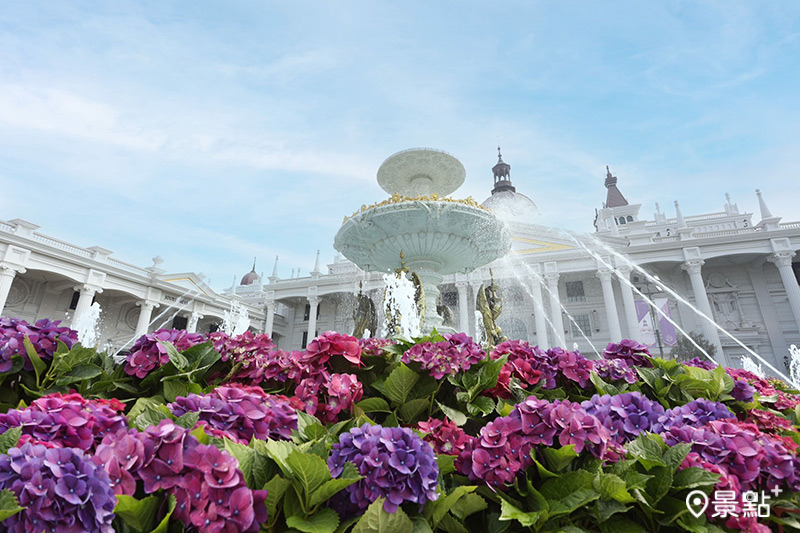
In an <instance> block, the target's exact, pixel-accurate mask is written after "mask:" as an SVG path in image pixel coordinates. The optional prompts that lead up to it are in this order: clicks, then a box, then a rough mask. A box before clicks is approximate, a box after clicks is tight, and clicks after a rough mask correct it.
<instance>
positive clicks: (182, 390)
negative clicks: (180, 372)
mask: <svg viewBox="0 0 800 533" xmlns="http://www.w3.org/2000/svg"><path fill="white" fill-rule="evenodd" d="M192 393H194V394H202V393H203V389H202V387H200V385H198V384H197V383H186V382H185V381H178V380H173V381H165V382H164V398H165V399H166V400H167V401H168V402H174V401H175V399H176V398H178V397H180V396H183V397H186V396H189V395H190V394H192Z"/></svg>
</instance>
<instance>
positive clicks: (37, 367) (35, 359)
mask: <svg viewBox="0 0 800 533" xmlns="http://www.w3.org/2000/svg"><path fill="white" fill-rule="evenodd" d="M22 344H23V345H24V346H25V353H27V354H28V359H30V361H31V364H32V365H33V371H34V373H35V374H36V385H37V386H38V385H39V384H40V383H41V382H42V379H41V378H42V376H44V373H45V371H46V370H47V365H46V364H45V363H44V361H42V358H41V357H39V354H38V353H36V348H34V347H33V343H32V342H31V340H30V339H29V338H28V336H27V335H25V338H24V339H22Z"/></svg>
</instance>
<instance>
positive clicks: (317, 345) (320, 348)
mask: <svg viewBox="0 0 800 533" xmlns="http://www.w3.org/2000/svg"><path fill="white" fill-rule="evenodd" d="M306 354H307V357H308V360H309V362H311V361H313V362H315V363H316V364H320V365H321V364H324V363H326V362H327V361H328V359H330V358H331V357H332V356H334V355H341V356H342V357H344V358H345V359H347V360H348V361H350V363H352V364H354V365H356V366H360V365H361V345H360V344H359V342H358V339H356V338H355V337H353V336H352V335H343V334H341V333H336V332H335V331H326V332H325V333H323V334H322V335H320V336H319V337H317V338H316V339H314V340H312V341H311V342H309V343H308V346H306Z"/></svg>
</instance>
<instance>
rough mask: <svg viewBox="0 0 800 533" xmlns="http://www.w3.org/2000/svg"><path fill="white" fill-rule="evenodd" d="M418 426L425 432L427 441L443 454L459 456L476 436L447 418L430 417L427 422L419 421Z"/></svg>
mask: <svg viewBox="0 0 800 533" xmlns="http://www.w3.org/2000/svg"><path fill="white" fill-rule="evenodd" d="M417 427H418V428H419V430H420V431H421V432H423V433H425V436H424V437H423V438H424V440H425V442H427V443H429V444H430V445H431V446H433V451H434V452H436V453H437V454H441V455H455V456H459V455H460V454H461V452H463V451H464V450H466V449H467V447H468V446H469V444H470V443H471V442H472V441H473V440H475V437H472V436H470V435H467V433H466V432H465V431H464V430H463V429H461V428H460V427H458V426H457V425H455V423H454V422H452V421H450V420H448V419H447V418H445V419H444V420H439V419H438V418H429V419H428V420H426V421H425V422H419V423H418V424H417Z"/></svg>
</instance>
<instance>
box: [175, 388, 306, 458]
mask: <svg viewBox="0 0 800 533" xmlns="http://www.w3.org/2000/svg"><path fill="white" fill-rule="evenodd" d="M169 409H170V411H172V414H174V415H175V416H182V415H184V414H186V413H190V412H194V413H199V414H200V419H199V420H198V424H202V425H207V426H209V427H211V428H213V429H215V430H218V431H220V432H222V434H223V435H225V436H226V437H228V438H230V439H231V440H233V441H235V442H239V443H242V444H248V443H249V442H250V441H251V440H252V439H253V438H256V439H261V440H266V439H274V440H289V439H290V438H291V436H292V430H294V429H297V412H296V411H295V409H294V408H293V407H292V406H291V405H290V403H289V400H288V399H287V398H285V397H282V396H274V395H270V394H267V393H266V392H264V390H263V389H261V388H259V387H248V386H243V385H237V384H228V385H225V386H221V387H217V388H216V389H214V390H213V391H211V392H209V393H208V394H204V395H198V394H190V395H189V396H186V397H183V396H180V397H178V398H176V399H175V401H174V402H172V403H171V404H169Z"/></svg>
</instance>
